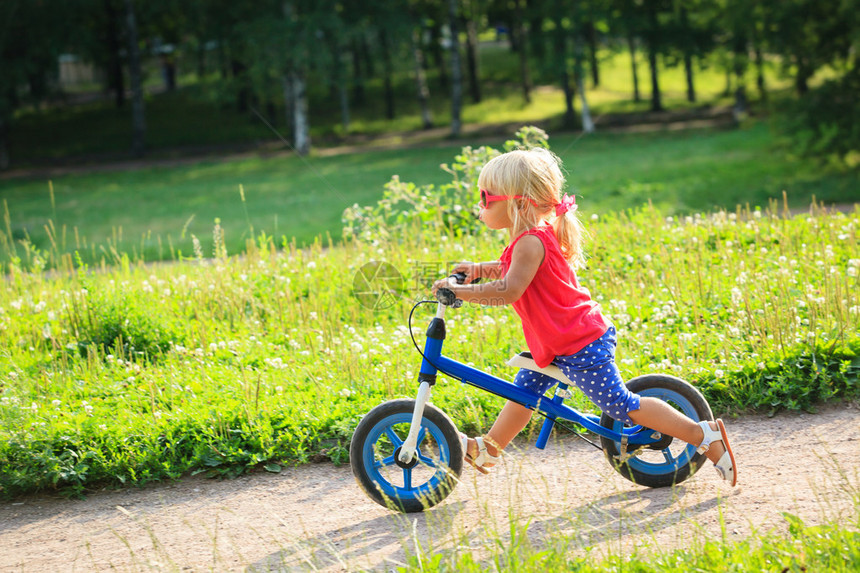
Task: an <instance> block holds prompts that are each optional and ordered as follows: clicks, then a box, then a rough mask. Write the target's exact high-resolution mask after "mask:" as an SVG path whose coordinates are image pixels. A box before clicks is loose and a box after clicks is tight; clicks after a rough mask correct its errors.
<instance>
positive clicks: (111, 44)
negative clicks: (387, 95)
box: [104, 0, 125, 107]
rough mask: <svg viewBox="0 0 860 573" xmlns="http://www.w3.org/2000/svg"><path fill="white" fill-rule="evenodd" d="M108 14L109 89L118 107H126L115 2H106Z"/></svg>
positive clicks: (117, 13)
mask: <svg viewBox="0 0 860 573" xmlns="http://www.w3.org/2000/svg"><path fill="white" fill-rule="evenodd" d="M104 6H105V12H106V13H107V49H108V63H107V76H108V89H110V90H113V92H114V102H115V103H116V107H122V106H124V105H125V78H124V77H123V73H122V56H121V55H120V54H121V52H122V45H121V42H120V37H119V18H120V16H119V11H118V10H117V9H116V8H115V7H114V3H113V0H104Z"/></svg>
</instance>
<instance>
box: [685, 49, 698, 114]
mask: <svg viewBox="0 0 860 573" xmlns="http://www.w3.org/2000/svg"><path fill="white" fill-rule="evenodd" d="M684 76H685V77H686V78H687V101H688V102H690V103H694V102H695V101H696V86H695V84H694V82H693V55H692V54H690V52H689V51H687V50H685V51H684Z"/></svg>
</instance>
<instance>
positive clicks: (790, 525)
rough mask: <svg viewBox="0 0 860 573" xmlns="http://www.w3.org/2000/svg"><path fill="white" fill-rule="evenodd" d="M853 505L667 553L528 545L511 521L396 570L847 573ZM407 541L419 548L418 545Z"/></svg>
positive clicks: (857, 535) (855, 517) (853, 539)
mask: <svg viewBox="0 0 860 573" xmlns="http://www.w3.org/2000/svg"><path fill="white" fill-rule="evenodd" d="M858 504H860V500H857V501H855V507H854V508H853V511H852V517H850V518H849V519H847V520H845V521H842V520H840V521H838V522H837V521H832V520H826V521H825V523H824V524H821V525H817V524H816V525H812V524H807V523H805V522H804V521H803V520H801V519H800V518H798V517H796V516H794V515H792V514H789V513H784V514H783V518H784V522H785V523H784V524H780V525H781V527H779V528H778V529H777V530H773V531H770V532H761V533H756V534H754V535H753V536H751V537H749V538H747V539H744V540H741V541H732V540H730V539H728V538H727V536H726V534H725V532H724V533H723V538H722V539H701V540H697V541H695V542H693V543H691V544H690V547H689V548H687V549H675V550H666V549H664V548H662V547H659V546H654V544H650V543H647V542H646V543H645V544H644V546H640V547H637V548H636V549H635V550H633V551H632V552H631V553H630V554H620V553H616V552H612V553H611V554H609V555H608V556H601V555H596V554H593V553H591V551H590V548H588V547H581V546H579V544H578V543H577V541H576V536H570V535H563V534H550V535H549V536H548V537H549V538H548V539H546V540H542V541H543V542H542V543H534V542H532V541H531V540H530V539H529V536H528V524H527V523H526V524H525V525H522V526H521V525H519V524H517V523H513V524H511V531H510V532H504V534H501V533H499V532H497V531H492V532H490V533H488V534H487V535H486V538H487V542H486V543H485V544H483V547H480V548H473V547H470V546H469V540H468V539H464V540H459V542H457V543H456V546H457V549H456V550H448V549H442V550H436V551H434V552H432V553H431V552H429V551H428V552H427V553H426V554H424V553H416V552H414V551H412V553H413V555H412V556H411V557H410V559H409V563H408V565H406V566H405V567H400V568H399V569H398V571H401V572H409V571H424V572H430V573H437V572H442V571H458V572H460V571H463V572H473V571H474V572H476V573H477V572H481V571H487V570H493V569H495V570H500V571H522V572H524V573H527V572H532V571H533V572H536V573H537V572H541V573H542V572H544V571H572V572H576V573H597V572H604V571H630V572H634V573H658V572H659V573H666V572H668V573H687V572H689V571H699V572H719V573H723V572H746V571H767V572H775V573H800V572H802V571H831V572H834V573H849V572H851V571H857V570H858V568H860V507H858ZM783 529H785V530H787V531H783ZM424 541H425V543H426V540H424ZM414 542H415V545H416V546H417V547H418V548H419V549H420V543H421V541H420V540H418V539H415V540H414ZM410 549H411V548H410Z"/></svg>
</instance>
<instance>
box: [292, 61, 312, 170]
mask: <svg viewBox="0 0 860 573" xmlns="http://www.w3.org/2000/svg"><path fill="white" fill-rule="evenodd" d="M290 84H292V88H293V108H294V112H295V113H294V116H293V124H294V125H295V145H294V149H295V151H296V153H298V154H299V155H300V156H305V155H307V154H308V153H310V150H311V134H310V122H309V118H308V94H307V86H306V82H305V78H304V74H303V73H302V72H299V71H297V70H293V71H292V72H291V77H290Z"/></svg>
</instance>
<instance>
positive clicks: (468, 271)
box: [434, 261, 482, 293]
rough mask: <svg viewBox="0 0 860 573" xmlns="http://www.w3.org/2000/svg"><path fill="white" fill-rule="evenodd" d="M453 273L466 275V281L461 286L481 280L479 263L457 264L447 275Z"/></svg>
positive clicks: (466, 262) (465, 262)
mask: <svg viewBox="0 0 860 573" xmlns="http://www.w3.org/2000/svg"><path fill="white" fill-rule="evenodd" d="M454 273H463V274H464V275H466V281H465V282H464V283H463V284H470V283H471V282H472V281H474V280H476V279H479V278H482V277H481V263H470V262H468V261H464V262H462V263H457V264H456V265H454V268H453V269H451V272H450V273H449V274H454ZM434 286H435V285H434ZM434 293H435V291H434Z"/></svg>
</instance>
